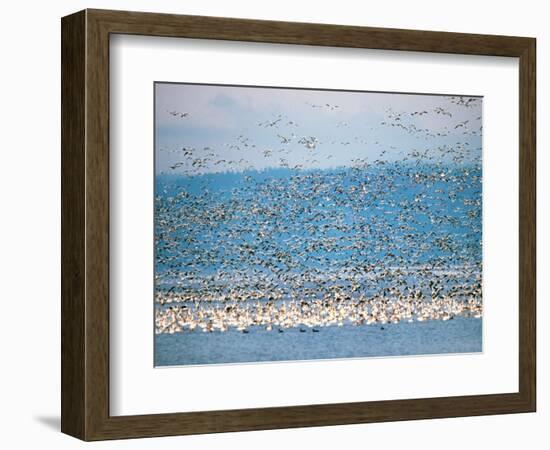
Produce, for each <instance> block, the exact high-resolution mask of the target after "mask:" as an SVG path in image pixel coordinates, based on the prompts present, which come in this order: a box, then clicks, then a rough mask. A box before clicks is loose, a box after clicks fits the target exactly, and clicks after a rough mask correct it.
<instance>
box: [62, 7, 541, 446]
mask: <svg viewBox="0 0 550 450" xmlns="http://www.w3.org/2000/svg"><path fill="white" fill-rule="evenodd" d="M535 42H536V41H535V39H534V38H527V37H507V36H489V35H471V34H458V33H444V32H436V31H416V30H397V29H380V28H368V27H350V26H339V25H321V24H306V23H287V22H271V21H255V20H242V19H229V18H215V17H200V16H178V15H168V14H153V13H134V12H122V11H104V10H85V11H81V12H78V13H75V14H73V15H70V16H67V17H64V18H63V19H62V431H63V432H65V433H67V434H70V435H73V436H76V437H78V438H81V439H84V440H101V439H117V438H132V437H148V436H167V435H183V434H198V433H213V432H227V431H243V430H259V429H273V428H290V427H307V426H321V425H336V424H349V423H368V422H379V421H396V420H410V419H425V418H441V417H458V416H468V415H470V416H473V415H486V414H504V413H517V412H531V411H535V408H536V391H535V387H536V332H535V323H536V304H535V301H536V294H535V284H536V283H535V279H536V266H535V243H536V235H535V232H536V228H535V217H536V206H535V205H536V202H535V193H536V192H535V185H536V183H535V172H536V162H535V155H536V147H535V146H536V125H535V97H536V95H535V48H536V47H535Z"/></svg>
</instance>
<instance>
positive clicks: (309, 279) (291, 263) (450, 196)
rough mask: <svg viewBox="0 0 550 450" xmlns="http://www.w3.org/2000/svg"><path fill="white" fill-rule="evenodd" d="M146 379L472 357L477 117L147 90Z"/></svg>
mask: <svg viewBox="0 0 550 450" xmlns="http://www.w3.org/2000/svg"><path fill="white" fill-rule="evenodd" d="M154 91H155V92H154V95H155V122H154V127H155V143H154V147H155V148H154V152H155V153H154V155H155V198H154V245H155V271H154V279H155V293H154V329H155V335H154V339H155V346H154V348H155V352H154V353H155V361H154V364H155V366H156V367H161V366H187V365H206V364H228V363H254V362H276V361H304V360H330V359H340V358H366V357H389V356H394V357H396V356H407V355H434V354H459V353H476V352H481V351H482V315H483V302H482V103H483V99H482V98H481V97H476V96H468V95H465V94H454V95H453V94H449V95H447V94H445V95H440V94H438V95H436V94H418V93H391V92H367V91H344V90H316V89H296V88H280V87H277V88H274V87H259V86H258V87H257V86H229V85H205V84H189V83H169V82H157V83H155V85H154Z"/></svg>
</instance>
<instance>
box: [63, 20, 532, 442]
mask: <svg viewBox="0 0 550 450" xmlns="http://www.w3.org/2000/svg"><path fill="white" fill-rule="evenodd" d="M61 25H62V26H61V29H62V133H61V135H62V346H61V351H62V404H61V409H62V415H61V429H62V431H63V432H64V433H67V434H69V435H72V436H75V437H78V438H80V439H83V440H101V439H118V438H137V437H150V436H168V435H185V434H198V433H215V432H229V431H244V430H261V429H276V428H291V427H310V426H324V425H338V424H351V423H367V422H382V421H397V420H411V419H427V418H442V417H458V416H476V415H486V414H505V413H517V412H531V411H535V408H536V330H535V324H536V305H535V299H536V292H535V285H536V272H535V271H536V258H535V252H536V235H535V233H536V198H535V190H536V188H535V186H536V179H535V175H536V162H535V153H536V151H535V145H536V144H535V139H536V130H535V111H536V108H535V73H536V69H535V58H536V57H535V48H536V41H535V39H533V38H525V37H507V36H490V35H474V34H459V33H446V32H433V31H413V30H399V29H382V28H364V27H355V26H337V25H321V24H310V23H286V22H273V21H256V20H242V19H228V18H216V17H200V16H180V15H170V14H152V13H136V12H122V11H105V10H85V11H81V12H78V13H75V14H73V15H70V16H67V17H64V18H63V19H62V24H61ZM117 33H120V34H134V35H145V36H164V37H181V38H201V39H219V40H231V41H249V42H259V43H285V44H301V45H304V44H305V45H314V46H333V47H350V48H367V49H383V50H402V51H417V52H433V53H454V54H465V55H487V56H507V57H517V58H519V72H520V73H519V80H520V87H519V92H520V101H519V105H518V107H519V108H518V111H519V118H520V120H519V124H520V130H519V131H520V134H519V137H520V139H519V143H518V144H519V180H520V185H519V210H518V214H519V249H520V251H519V267H518V269H519V302H520V305H519V306H520V308H519V355H518V357H519V391H518V392H515V393H503V394H493V395H473V396H460V397H442V398H440V397H438V398H420V399H407V400H391V401H374V402H356V403H343V404H323V405H304V406H289V407H273V408H260V409H243V410H227V411H204V412H185V413H173V414H156V415H141V416H110V415H109V36H110V35H111V34H117Z"/></svg>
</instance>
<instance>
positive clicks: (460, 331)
mask: <svg viewBox="0 0 550 450" xmlns="http://www.w3.org/2000/svg"><path fill="white" fill-rule="evenodd" d="M302 329H304V328H302ZM155 339H156V340H155V366H157V367H158V366H173V365H192V364H210V363H244V362H260V361H293V360H309V359H333V358H364V357H375V356H405V355H428V354H444V353H476V352H481V351H482V345H481V343H482V321H481V319H474V318H468V319H464V318H460V317H456V318H455V319H454V320H449V321H446V322H443V321H439V320H432V321H429V322H414V323H399V324H386V325H382V326H373V325H369V326H343V327H327V328H322V329H320V330H319V332H318V333H314V332H312V330H311V329H307V331H305V332H300V329H299V328H291V329H288V330H285V331H284V333H279V332H273V331H265V330H263V329H260V328H252V329H251V330H250V332H249V333H247V334H243V333H241V332H238V331H235V330H233V331H227V332H225V333H220V332H217V333H216V332H215V333H202V332H183V333H176V334H161V335H158V336H156V337H155Z"/></svg>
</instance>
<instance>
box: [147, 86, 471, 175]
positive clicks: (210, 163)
mask: <svg viewBox="0 0 550 450" xmlns="http://www.w3.org/2000/svg"><path fill="white" fill-rule="evenodd" d="M481 115H482V99H481V98H473V97H464V96H463V97H458V96H454V97H453V96H439V95H420V94H393V93H374V92H345V91H320V90H309V89H308V90H305V89H281V88H261V87H234V86H221V85H216V86H212V85H196V84H172V83H156V84H155V116H156V117H155V134H156V142H155V160H156V171H157V173H186V174H200V173H207V172H224V171H243V170H251V169H254V170H262V169H266V168H271V167H291V168H296V169H298V170H299V169H311V168H321V169H323V168H330V167H338V166H349V165H353V164H357V162H358V161H365V162H368V163H372V162H374V161H376V160H388V161H395V160H400V159H403V158H405V157H407V155H408V156H409V157H411V155H414V154H415V153H413V152H415V151H417V152H425V151H426V150H427V151H428V152H429V154H431V155H434V158H435V159H434V160H437V159H439V158H441V156H440V155H442V154H443V153H444V152H445V151H446V150H451V151H450V152H446V153H445V154H446V155H447V156H445V157H443V158H449V155H453V154H454V155H458V154H462V155H464V159H463V161H466V162H471V161H472V160H477V161H478V162H479V161H480V158H481V150H480V147H481V128H480V127H481V123H482V119H481ZM438 149H439V150H438Z"/></svg>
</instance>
